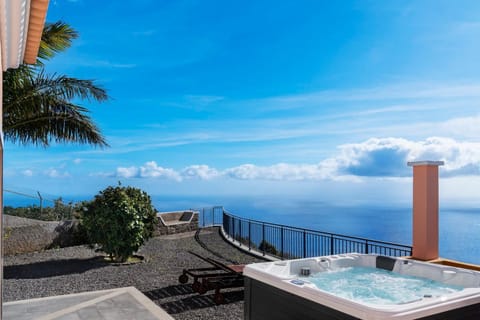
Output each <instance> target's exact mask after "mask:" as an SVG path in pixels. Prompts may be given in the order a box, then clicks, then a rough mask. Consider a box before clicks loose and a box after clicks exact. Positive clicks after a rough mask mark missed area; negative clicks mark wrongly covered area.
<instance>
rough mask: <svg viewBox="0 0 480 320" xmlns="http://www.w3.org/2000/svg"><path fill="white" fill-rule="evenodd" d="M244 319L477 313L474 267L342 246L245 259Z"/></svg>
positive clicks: (479, 281) (478, 280) (478, 279)
mask: <svg viewBox="0 0 480 320" xmlns="http://www.w3.org/2000/svg"><path fill="white" fill-rule="evenodd" d="M243 274H244V276H245V319H248V320H257V319H258V320H268V319H275V320H281V319H302V320H308V319H480V272H476V271H470V270H466V269H460V268H455V267H447V266H442V265H435V264H430V263H425V262H419V261H413V260H408V259H401V258H391V257H384V256H378V255H368V254H355V253H352V254H343V255H333V256H325V257H317V258H307V259H298V260H287V261H276V262H265V263H255V264H250V265H248V266H246V267H245V269H244V271H243Z"/></svg>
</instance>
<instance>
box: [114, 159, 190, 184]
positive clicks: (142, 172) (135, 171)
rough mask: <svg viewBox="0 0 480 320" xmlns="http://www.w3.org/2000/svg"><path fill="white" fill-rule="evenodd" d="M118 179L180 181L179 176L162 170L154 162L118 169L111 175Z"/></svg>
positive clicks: (171, 170) (174, 172)
mask: <svg viewBox="0 0 480 320" xmlns="http://www.w3.org/2000/svg"><path fill="white" fill-rule="evenodd" d="M113 176H115V177H120V178H166V179H172V180H177V181H180V180H181V177H180V175H179V174H178V173H177V172H176V171H175V170H173V169H168V168H163V167H160V166H158V165H157V163H156V162H155V161H149V162H146V163H145V165H143V166H140V167H135V166H131V167H118V168H117V170H116V173H115V174H114V175H113Z"/></svg>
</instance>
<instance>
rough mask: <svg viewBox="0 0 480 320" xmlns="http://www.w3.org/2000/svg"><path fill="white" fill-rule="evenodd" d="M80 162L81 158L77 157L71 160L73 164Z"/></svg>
mask: <svg viewBox="0 0 480 320" xmlns="http://www.w3.org/2000/svg"><path fill="white" fill-rule="evenodd" d="M81 162H82V159H80V158H77V159H74V160H73V163H74V164H79V163H81Z"/></svg>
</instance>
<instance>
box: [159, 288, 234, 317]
mask: <svg viewBox="0 0 480 320" xmlns="http://www.w3.org/2000/svg"><path fill="white" fill-rule="evenodd" d="M223 295H224V297H225V302H224V304H229V303H234V302H238V301H243V290H237V291H229V292H223ZM213 297H214V295H213V294H210V295H203V296H202V295H194V296H191V297H187V298H183V299H180V300H175V301H170V302H165V303H159V301H156V303H157V304H158V305H159V306H160V307H161V308H162V309H164V310H165V311H166V312H168V313H169V314H177V313H182V312H185V311H188V310H195V309H203V308H212V307H216V306H217V305H216V304H215V302H214V301H213ZM154 302H155V301H154Z"/></svg>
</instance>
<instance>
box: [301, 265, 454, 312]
mask: <svg viewBox="0 0 480 320" xmlns="http://www.w3.org/2000/svg"><path fill="white" fill-rule="evenodd" d="M302 279H306V280H307V281H309V282H311V283H313V284H315V286H316V287H317V288H319V289H321V290H324V291H327V292H329V293H332V294H334V295H335V296H338V297H342V298H345V299H349V300H353V301H358V302H362V303H371V304H376V305H388V304H402V303H408V302H413V301H417V300H420V299H422V298H423V297H424V296H429V297H434V298H435V297H441V296H443V295H446V294H449V293H453V292H457V291H460V290H462V289H463V288H462V287H459V286H453V285H447V284H445V283H441V282H437V281H433V280H430V279H426V278H419V277H412V276H407V275H401V274H398V273H394V272H391V271H387V270H382V269H377V268H366V267H350V268H340V269H338V270H334V271H326V272H318V273H315V274H313V275H311V276H310V277H308V278H302Z"/></svg>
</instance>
